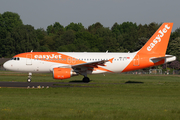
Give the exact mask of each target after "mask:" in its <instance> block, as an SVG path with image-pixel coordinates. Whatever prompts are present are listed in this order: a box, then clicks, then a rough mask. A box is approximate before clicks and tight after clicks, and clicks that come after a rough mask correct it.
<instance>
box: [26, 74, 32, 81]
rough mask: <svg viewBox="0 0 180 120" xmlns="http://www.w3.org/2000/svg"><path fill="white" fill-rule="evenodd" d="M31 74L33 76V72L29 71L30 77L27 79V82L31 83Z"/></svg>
mask: <svg viewBox="0 0 180 120" xmlns="http://www.w3.org/2000/svg"><path fill="white" fill-rule="evenodd" d="M31 76H32V73H29V75H28V79H27V82H28V83H30V82H31Z"/></svg>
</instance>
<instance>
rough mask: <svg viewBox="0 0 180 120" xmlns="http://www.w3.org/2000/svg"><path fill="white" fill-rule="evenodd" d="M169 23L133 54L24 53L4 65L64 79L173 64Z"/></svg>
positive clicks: (170, 25)
mask: <svg viewBox="0 0 180 120" xmlns="http://www.w3.org/2000/svg"><path fill="white" fill-rule="evenodd" d="M172 27H173V23H163V24H162V25H161V27H160V28H159V29H158V30H157V31H156V32H155V33H154V35H153V36H152V37H151V38H150V39H149V40H148V41H147V43H146V44H145V45H144V46H143V47H142V48H141V49H140V50H139V51H137V52H133V53H118V52H115V53H108V52H104V53H102V52H99V53H97V52H27V53H21V54H18V55H15V56H14V57H13V58H12V59H11V60H9V61H7V62H5V63H4V65H3V66H4V68H5V69H7V70H11V71H19V72H28V73H29V76H28V79H27V81H28V82H31V75H32V73H37V72H52V73H53V78H54V79H61V80H62V79H67V78H70V77H72V76H75V75H79V74H80V75H83V76H84V78H83V81H84V82H89V81H90V80H89V78H88V77H87V74H99V73H121V72H127V71H133V70H137V69H142V68H146V67H151V66H156V65H160V64H164V63H167V62H171V61H174V60H176V56H173V55H166V54H165V53H166V49H167V46H168V42H169V38H170V34H171V30H172Z"/></svg>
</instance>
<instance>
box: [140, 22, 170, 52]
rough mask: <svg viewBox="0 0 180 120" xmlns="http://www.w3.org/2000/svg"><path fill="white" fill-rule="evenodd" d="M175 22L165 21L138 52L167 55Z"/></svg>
mask: <svg viewBox="0 0 180 120" xmlns="http://www.w3.org/2000/svg"><path fill="white" fill-rule="evenodd" d="M172 27H173V23H163V24H162V25H161V27H160V28H159V29H158V30H157V31H156V32H155V33H154V35H153V36H152V37H151V38H150V39H149V40H148V42H147V43H146V44H145V45H144V46H143V47H142V48H141V49H140V51H139V52H138V53H144V54H161V55H165V53H166V50H167V46H168V42H169V38H170V34H171V30H172Z"/></svg>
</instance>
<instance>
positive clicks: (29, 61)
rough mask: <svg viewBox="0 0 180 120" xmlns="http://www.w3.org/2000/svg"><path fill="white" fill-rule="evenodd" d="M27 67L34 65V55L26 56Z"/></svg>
mask: <svg viewBox="0 0 180 120" xmlns="http://www.w3.org/2000/svg"><path fill="white" fill-rule="evenodd" d="M26 65H32V55H31V54H27V55H26Z"/></svg>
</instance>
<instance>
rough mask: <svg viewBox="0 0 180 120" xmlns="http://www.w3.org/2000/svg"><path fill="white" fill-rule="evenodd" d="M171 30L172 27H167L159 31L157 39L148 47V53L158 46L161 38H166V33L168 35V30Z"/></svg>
mask: <svg viewBox="0 0 180 120" xmlns="http://www.w3.org/2000/svg"><path fill="white" fill-rule="evenodd" d="M168 29H170V27H169V26H168V25H165V27H164V28H163V29H162V30H159V32H158V35H157V36H156V38H155V39H154V40H153V42H152V43H150V45H149V46H148V47H147V50H148V51H151V50H152V49H153V48H154V47H155V46H156V44H158V43H159V42H161V38H162V37H163V36H164V34H165V33H167V30H168Z"/></svg>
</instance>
